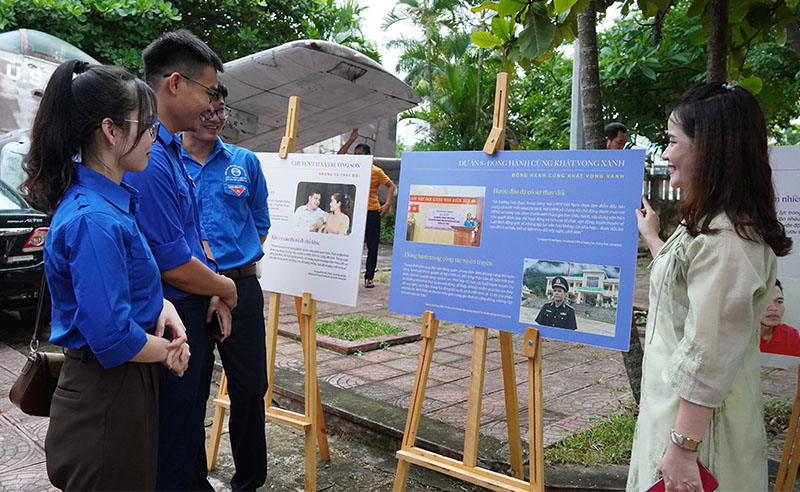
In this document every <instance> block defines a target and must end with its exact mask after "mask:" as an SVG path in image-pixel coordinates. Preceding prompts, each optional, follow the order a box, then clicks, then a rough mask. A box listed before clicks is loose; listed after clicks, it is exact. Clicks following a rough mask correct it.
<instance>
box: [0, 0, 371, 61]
mask: <svg viewBox="0 0 800 492" xmlns="http://www.w3.org/2000/svg"><path fill="white" fill-rule="evenodd" d="M361 10H363V9H361V8H359V7H358V4H357V3H356V2H355V1H354V0H349V1H348V2H346V3H345V5H344V6H343V7H342V8H341V9H340V8H339V7H337V6H336V4H335V3H334V2H333V0H269V1H267V0H172V1H171V2H167V1H164V0H0V29H2V30H3V31H9V30H13V29H19V28H39V29H42V27H43V26H44V30H46V31H47V32H48V33H49V34H52V35H54V36H57V37H59V38H61V39H64V40H65V41H67V42H69V43H71V44H74V45H75V46H77V47H78V48H80V49H82V50H83V51H85V52H87V53H88V54H90V55H92V56H93V57H95V58H97V59H98V60H100V61H102V62H104V63H111V64H116V65H121V66H124V67H127V68H129V69H131V70H134V71H136V72H139V73H141V63H142V62H141V55H140V53H141V50H142V49H143V48H144V47H145V46H147V44H148V43H149V42H150V41H152V40H153V39H155V38H157V37H158V36H160V35H161V34H163V33H165V32H167V31H170V30H174V29H179V28H186V29H189V30H190V31H192V32H194V33H195V34H197V35H198V36H199V37H200V38H201V39H203V40H204V41H206V42H207V43H208V45H209V46H210V47H211V48H212V49H213V50H214V51H215V52H216V53H217V54H218V55H219V56H220V57H221V58H222V59H223V61H229V60H233V59H236V58H239V57H242V56H245V55H249V54H251V53H255V52H258V51H262V50H265V49H268V48H272V47H274V46H278V45H280V44H283V43H285V42H288V41H292V40H296V39H301V38H306V37H309V36H311V35H314V36H316V37H318V38H322V39H328V40H334V41H336V40H339V41H340V42H341V43H342V44H345V45H347V46H350V47H353V48H355V49H358V50H363V52H364V53H365V54H367V56H372V57H373V58H375V57H376V56H377V53H376V51H375V49H374V47H373V46H371V45H370V44H369V43H367V42H366V41H364V38H363V35H361V31H360V27H359V26H360V18H359V17H358V13H359V12H360V11H361ZM354 15H355V17H353V16H354Z"/></svg>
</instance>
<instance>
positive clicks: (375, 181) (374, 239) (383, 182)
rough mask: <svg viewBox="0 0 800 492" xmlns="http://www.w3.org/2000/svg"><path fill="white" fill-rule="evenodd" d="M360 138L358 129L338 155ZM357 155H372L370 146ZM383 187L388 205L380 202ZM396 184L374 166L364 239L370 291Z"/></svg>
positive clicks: (358, 149)
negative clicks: (383, 220)
mask: <svg viewBox="0 0 800 492" xmlns="http://www.w3.org/2000/svg"><path fill="white" fill-rule="evenodd" d="M357 138H358V128H356V129H354V130H353V131H352V132H350V138H348V139H347V141H346V142H345V143H344V145H342V148H341V149H339V152H338V154H346V153H347V151H348V150H349V149H350V146H351V145H353V142H355V141H356V139H357ZM353 153H354V154H355V155H370V154H371V153H372V151H371V149H370V148H369V145H367V144H363V143H362V144H358V145H356V148H355V150H354V151H353ZM381 186H385V187H386V203H384V204H383V205H381V203H380V201H378V189H379V188H380V187H381ZM394 188H395V186H394V183H393V182H392V180H391V179H389V176H387V175H386V173H384V172H383V169H381V168H379V167H378V166H376V165H373V166H372V180H371V181H370V185H369V202H368V204H367V226H366V229H365V231H364V239H365V240H366V242H367V264H366V266H365V268H366V271H365V272H364V287H366V288H367V289H370V288H372V287H375V284H374V283H373V279H374V278H375V267H376V266H377V265H378V245H379V243H380V239H381V217H383V216H384V215H386V214H387V213H388V212H389V208H391V206H392V198H393V197H394Z"/></svg>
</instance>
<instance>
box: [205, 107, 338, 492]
mask: <svg viewBox="0 0 800 492" xmlns="http://www.w3.org/2000/svg"><path fill="white" fill-rule="evenodd" d="M299 108H300V98H299V97H297V96H292V97H291V98H289V110H288V114H287V118H286V136H284V137H283V139H281V146H280V151H279V152H278V156H279V157H280V158H281V159H285V158H286V156H287V155H288V154H289V153H291V152H294V147H295V142H296V138H297V118H298V110H299ZM294 302H295V309H296V311H297V322H298V324H299V325H300V342H301V344H302V347H303V359H304V360H305V365H306V373H305V388H304V392H305V395H304V396H305V408H304V410H305V411H304V412H303V413H297V412H291V411H289V410H284V409H281V408H277V407H274V406H273V405H272V389H273V387H274V384H275V353H276V348H277V341H278V317H279V314H280V305H281V294H280V293H277V292H270V293H269V314H268V316H267V327H266V328H267V332H266V338H265V344H266V347H267V381H268V382H269V386H268V387H267V394H266V395H265V396H264V406H265V414H266V418H267V420H271V421H273V422H277V423H281V424H286V425H289V426H292V427H295V428H297V429H302V430H303V431H304V432H305V462H306V475H305V490H306V492H313V491H315V490H316V488H317V460H316V458H317V452H316V451H317V444H319V457H320V459H321V460H323V461H329V460H330V459H331V455H330V450H329V449H328V434H327V432H326V430H325V418H324V414H323V412H322V401H321V399H320V395H319V384H318V381H317V303H316V301H315V300H314V299H312V297H311V293H310V292H304V293H303V297H295V298H294ZM230 404H231V402H230V397H229V396H228V379H227V377H226V376H225V371H224V370H223V371H222V377H221V378H220V383H219V393H218V394H217V398H215V399H214V407H215V408H214V423H213V425H212V427H211V437H210V439H209V441H208V450H207V453H206V454H207V457H206V459H207V462H208V463H207V464H208V469H209V470H213V469H214V468H215V467H216V465H217V453H218V451H219V439H220V435H221V434H222V422H223V420H224V419H225V410H226V409H227V408H230Z"/></svg>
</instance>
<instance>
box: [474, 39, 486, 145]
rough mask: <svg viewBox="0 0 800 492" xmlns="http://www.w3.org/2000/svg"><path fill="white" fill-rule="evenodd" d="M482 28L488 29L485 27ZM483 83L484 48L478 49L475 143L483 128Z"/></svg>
mask: <svg viewBox="0 0 800 492" xmlns="http://www.w3.org/2000/svg"><path fill="white" fill-rule="evenodd" d="M481 27H482V28H483V29H486V27H485V25H484V26H481ZM481 82H483V48H479V49H478V84H477V86H478V87H477V89H475V130H474V131H473V133H474V134H475V138H473V139H472V140H473V142H478V141H480V136H479V135H478V130H480V128H481V127H480V124H481ZM475 145H476V144H475V143H473V148H472V150H478V149H477V147H475Z"/></svg>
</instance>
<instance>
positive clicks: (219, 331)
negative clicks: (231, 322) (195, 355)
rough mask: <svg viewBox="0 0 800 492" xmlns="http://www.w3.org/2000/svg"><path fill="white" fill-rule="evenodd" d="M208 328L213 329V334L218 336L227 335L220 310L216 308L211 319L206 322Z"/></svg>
mask: <svg viewBox="0 0 800 492" xmlns="http://www.w3.org/2000/svg"><path fill="white" fill-rule="evenodd" d="M206 328H208V329H209V330H211V334H212V335H214V336H215V337H216V338H222V337H224V336H225V330H224V329H223V328H222V317H221V316H220V315H219V311H217V310H214V313H213V314H212V315H211V321H209V322H208V323H206Z"/></svg>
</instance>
